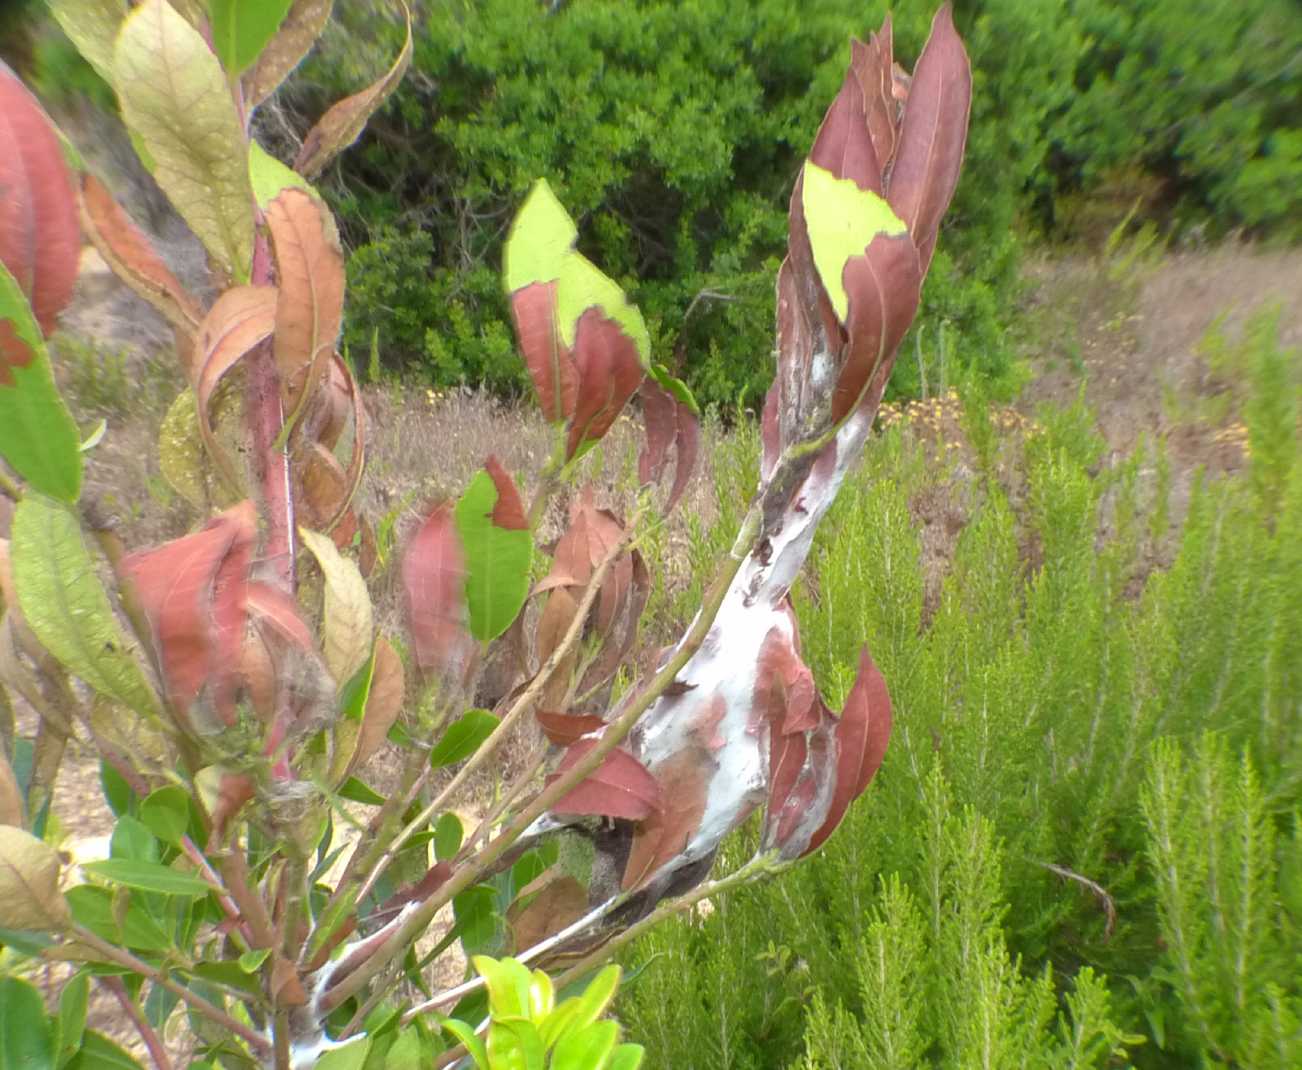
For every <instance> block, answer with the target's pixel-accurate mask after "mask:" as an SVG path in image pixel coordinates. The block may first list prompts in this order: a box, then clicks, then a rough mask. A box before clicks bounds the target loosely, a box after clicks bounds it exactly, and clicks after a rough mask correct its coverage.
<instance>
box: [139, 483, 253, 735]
mask: <svg viewBox="0 0 1302 1070" xmlns="http://www.w3.org/2000/svg"><path fill="white" fill-rule="evenodd" d="M256 521H257V517H256V512H255V510H254V508H253V504H252V503H251V502H242V503H240V504H239V505H237V506H234V507H233V508H231V509H228V510H226V511H225V512H224V513H221V514H219V515H218V516H217V517H215V518H214V519H213V520H212V521H211V522H210V523H209V524H208V525H207V526H206V527H205V528H203V529H202V530H201V531H197V532H195V533H194V534H193V535H186V536H184V537H182V538H180V539H174V540H173V541H171V542H168V543H164V544H163V545H162V546H159V547H155V548H154V549H152V550H143V551H138V552H136V553H134V554H131V555H129V556H128V557H127V558H126V559H125V560H124V561H123V563H122V572H123V574H124V576H125V577H126V578H128V579H129V580H130V581H131V582H132V584H133V586H134V589H135V593H136V597H137V598H138V599H139V601H140V604H141V606H142V607H143V608H144V611H145V613H146V615H147V616H148V617H149V620H150V623H151V624H152V625H153V627H154V633H155V646H156V649H157V651H158V656H159V660H160V661H161V663H162V669H163V675H164V678H165V682H166V686H167V693H168V699H169V700H170V702H171V703H172V705H173V706H174V707H175V708H176V709H177V710H178V711H180V712H181V713H183V714H184V713H188V712H189V711H190V709H191V707H192V706H193V705H194V703H195V700H196V698H198V696H199V694H200V692H201V691H203V690H204V689H205V688H207V689H208V691H209V693H210V694H211V695H212V696H213V698H214V699H215V700H216V701H217V702H218V705H219V708H220V707H221V706H222V705H224V703H225V702H227V701H229V698H230V696H229V689H230V687H231V686H232V683H233V681H234V678H235V674H236V673H237V671H238V666H239V655H240V648H241V646H242V644H243V639H244V626H245V613H246V603H247V599H248V583H247V576H248V570H249V564H250V561H251V558H252V553H253V540H254V537H255V535H256V533H257V524H256ZM229 714H230V715H233V710H232V711H229ZM226 716H228V713H227V712H223V717H226Z"/></svg>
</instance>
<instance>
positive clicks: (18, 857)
mask: <svg viewBox="0 0 1302 1070" xmlns="http://www.w3.org/2000/svg"><path fill="white" fill-rule="evenodd" d="M0 903H3V904H4V927H5V928H6V929H17V930H20V931H31V930H36V931H42V930H48V929H60V928H62V927H63V926H64V925H66V924H67V922H68V903H67V900H65V899H64V897H63V893H62V892H60V891H59V855H58V853H57V852H56V851H55V850H54V848H52V847H50V846H49V845H48V844H46V843H43V842H42V841H41V840H38V839H37V838H36V837H35V836H33V835H31V833H28V832H24V831H23V830H22V829H20V828H14V827H13V826H12V825H0Z"/></svg>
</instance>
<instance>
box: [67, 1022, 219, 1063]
mask: <svg viewBox="0 0 1302 1070" xmlns="http://www.w3.org/2000/svg"><path fill="white" fill-rule="evenodd" d="M191 1065H192V1066H193V1065H195V1064H191ZM67 1070H140V1064H139V1063H138V1062H136V1061H135V1059H133V1058H132V1057H131V1056H130V1055H128V1054H127V1053H126V1052H125V1051H123V1050H122V1049H121V1048H119V1047H118V1046H117V1045H116V1044H114V1043H113V1041H111V1040H109V1039H108V1037H106V1036H103V1035H102V1034H100V1033H96V1032H93V1031H92V1032H89V1033H87V1034H86V1036H85V1038H84V1039H83V1041H82V1044H81V1051H79V1052H78V1053H77V1054H76V1056H74V1058H73V1060H72V1062H70V1063H68V1067H67Z"/></svg>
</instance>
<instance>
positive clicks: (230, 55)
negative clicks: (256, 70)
mask: <svg viewBox="0 0 1302 1070" xmlns="http://www.w3.org/2000/svg"><path fill="white" fill-rule="evenodd" d="M289 3H290V0H208V13H209V18H210V20H211V24H212V46H213V49H214V50H215V51H216V53H217V58H218V59H220V60H221V61H222V66H223V67H225V68H226V70H227V73H229V74H231V75H237V74H239V73H240V72H242V71H244V70H245V69H246V68H248V67H250V66H252V64H253V61H254V60H255V59H257V58H258V53H259V52H261V51H262V49H263V47H264V46H265V45H266V43H267V42H268V41H270V40H271V39H272V37H274V36H275V34H276V31H277V30H278V29H280V24H281V23H282V22H284V20H285V13H286V12H287V11H288V10H289Z"/></svg>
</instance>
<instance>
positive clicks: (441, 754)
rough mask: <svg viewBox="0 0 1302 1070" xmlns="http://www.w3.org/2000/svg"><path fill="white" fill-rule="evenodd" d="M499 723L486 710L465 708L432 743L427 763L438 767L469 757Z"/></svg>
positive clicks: (453, 763)
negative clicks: (441, 736)
mask: <svg viewBox="0 0 1302 1070" xmlns="http://www.w3.org/2000/svg"><path fill="white" fill-rule="evenodd" d="M499 723H500V722H499V721H498V719H497V717H495V716H494V715H493V714H491V713H489V712H488V711H487V710H467V711H466V712H465V713H463V714H462V715H461V716H460V717H458V718H457V719H456V720H455V721H454V722H453V723H452V724H451V725H449V726H448V730H447V731H446V732H444V733H443V738H442V739H440V740H439V741H438V742H437V743H436V744H434V749H433V750H432V751H430V754H429V764H430V765H431V766H433V767H434V768H435V769H438V768H440V767H441V766H445V765H455V764H456V763H457V762H459V761H462V760H464V759H466V758H469V757H470V756H471V755H472V754H474V753H475V751H477V750H478V749H479V745H480V744H481V743H483V742H484V740H486V739H487V738H488V737H489V736H490V735H492V733H493V729H495V728H496V727H497V726H498V724H499Z"/></svg>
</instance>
